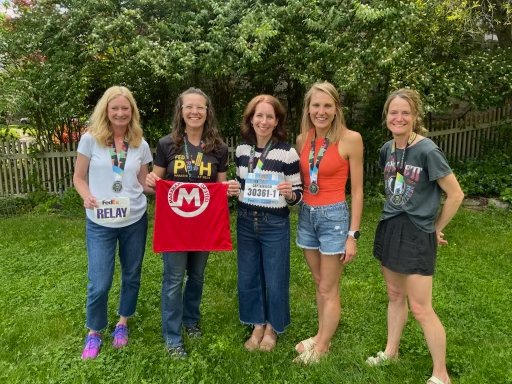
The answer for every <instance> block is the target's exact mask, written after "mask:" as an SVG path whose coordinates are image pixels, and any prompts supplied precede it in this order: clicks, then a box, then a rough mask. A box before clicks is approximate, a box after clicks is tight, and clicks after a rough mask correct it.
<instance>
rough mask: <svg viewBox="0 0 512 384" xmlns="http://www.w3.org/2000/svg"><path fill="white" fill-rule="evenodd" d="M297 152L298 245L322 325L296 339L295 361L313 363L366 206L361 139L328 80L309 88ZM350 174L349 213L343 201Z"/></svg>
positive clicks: (332, 323) (321, 350)
mask: <svg viewBox="0 0 512 384" xmlns="http://www.w3.org/2000/svg"><path fill="white" fill-rule="evenodd" d="M297 151H298V152H299V154H300V168H301V176H302V180H303V182H304V194H303V200H302V201H301V203H300V209H299V224H298V229H297V246H299V247H300V248H302V249H303V250H304V257H305V259H306V262H307V263H308V266H309V269H310V270H311V274H312V275H313V279H314V280H315V283H316V302H317V311H318V330H317V332H316V334H315V335H314V336H312V337H309V338H307V339H305V340H303V341H301V342H299V343H298V344H297V346H296V347H295V349H296V350H297V352H298V353H299V355H298V356H297V357H296V358H295V360H294V361H295V362H298V363H303V364H311V363H316V362H318V361H319V360H320V358H321V357H322V356H323V355H325V354H326V353H328V352H329V346H330V343H331V339H332V337H333V335H334V332H336V328H337V327H338V323H339V320H340V312H341V306H340V296H339V281H340V277H341V273H342V271H343V268H344V266H345V265H346V264H347V263H349V262H350V261H351V260H352V259H353V258H354V257H355V255H356V253H357V246H356V240H357V238H358V237H359V225H360V222H361V215H362V211H363V140H362V138H361V135H360V134H359V133H358V132H355V131H351V130H349V129H348V128H347V127H346V125H345V119H344V117H343V111H342V109H341V101H340V97H339V94H338V92H337V91H336V88H335V87H334V86H333V85H332V84H330V83H328V82H323V83H316V84H314V85H313V86H312V87H311V88H310V89H309V91H308V92H307V93H306V96H305V98H304V108H303V113H302V122H301V134H300V135H299V137H298V138H297ZM349 175H350V195H351V200H352V201H351V208H350V214H349V208H348V205H347V203H346V201H345V184H346V182H347V179H348V177H349Z"/></svg>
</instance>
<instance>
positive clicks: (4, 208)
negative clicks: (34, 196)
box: [0, 197, 32, 217]
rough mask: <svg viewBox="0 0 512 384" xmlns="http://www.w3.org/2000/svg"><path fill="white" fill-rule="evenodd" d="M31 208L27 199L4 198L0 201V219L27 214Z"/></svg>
mask: <svg viewBox="0 0 512 384" xmlns="http://www.w3.org/2000/svg"><path fill="white" fill-rule="evenodd" d="M31 208H32V207H31V204H30V202H29V201H28V199H26V198H23V197H6V198H1V199H0V217H7V216H14V215H19V214H22V213H27V212H29V211H30V209H31Z"/></svg>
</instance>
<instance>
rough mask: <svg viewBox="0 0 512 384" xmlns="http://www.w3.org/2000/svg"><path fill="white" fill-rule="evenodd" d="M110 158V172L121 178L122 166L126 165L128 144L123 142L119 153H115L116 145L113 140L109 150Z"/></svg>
mask: <svg viewBox="0 0 512 384" xmlns="http://www.w3.org/2000/svg"><path fill="white" fill-rule="evenodd" d="M109 152H110V158H111V159H112V171H113V172H114V173H115V174H116V176H118V177H122V176H123V174H124V166H125V164H126V157H127V156H128V142H127V141H126V139H125V140H123V146H122V149H121V151H119V153H117V150H116V143H115V141H114V140H113V141H112V146H111V147H110V148H109Z"/></svg>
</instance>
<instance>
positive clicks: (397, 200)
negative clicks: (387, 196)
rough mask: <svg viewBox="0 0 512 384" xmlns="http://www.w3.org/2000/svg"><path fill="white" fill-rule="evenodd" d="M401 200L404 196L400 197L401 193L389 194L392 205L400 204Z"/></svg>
mask: <svg viewBox="0 0 512 384" xmlns="http://www.w3.org/2000/svg"><path fill="white" fill-rule="evenodd" d="M403 201H404V198H403V197H402V195H393V196H391V202H392V203H393V204H394V205H402V204H403Z"/></svg>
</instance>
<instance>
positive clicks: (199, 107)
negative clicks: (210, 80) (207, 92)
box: [181, 93, 208, 129]
mask: <svg viewBox="0 0 512 384" xmlns="http://www.w3.org/2000/svg"><path fill="white" fill-rule="evenodd" d="M207 110H208V107H207V101H206V99H205V98H204V97H203V96H201V95H199V94H197V93H189V94H186V95H184V96H183V98H182V107H181V116H182V117H183V121H184V122H185V128H186V129H187V128H188V129H198V128H203V127H204V123H205V122H206V114H207Z"/></svg>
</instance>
